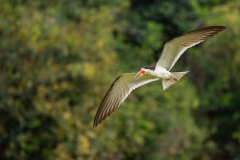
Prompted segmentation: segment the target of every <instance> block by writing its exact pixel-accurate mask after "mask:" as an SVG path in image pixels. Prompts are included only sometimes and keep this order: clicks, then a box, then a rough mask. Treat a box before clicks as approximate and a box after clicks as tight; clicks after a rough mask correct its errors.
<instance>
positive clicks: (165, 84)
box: [162, 71, 188, 90]
mask: <svg viewBox="0 0 240 160" xmlns="http://www.w3.org/2000/svg"><path fill="white" fill-rule="evenodd" d="M187 73H188V71H186V72H171V79H163V80H162V85H163V90H166V89H167V88H168V87H170V86H171V85H173V84H174V83H176V82H177V81H179V80H180V79H181V78H182V77H183V76H184V75H185V74H187Z"/></svg>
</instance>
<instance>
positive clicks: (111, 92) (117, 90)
mask: <svg viewBox="0 0 240 160" xmlns="http://www.w3.org/2000/svg"><path fill="white" fill-rule="evenodd" d="M135 75H136V73H125V74H123V75H121V76H119V77H118V78H117V79H116V80H115V81H114V82H113V83H112V85H111V86H110V88H109V89H108V91H107V93H106V95H105V96H104V98H103V100H102V102H101V104H100V106H99V107H98V110H97V113H96V116H95V119H94V123H93V127H94V128H95V127H97V125H98V124H100V123H101V122H102V121H103V120H104V119H106V118H107V117H108V116H110V115H111V114H112V112H114V111H115V110H116V109H117V108H118V107H119V106H120V104H121V103H122V102H123V101H124V100H125V99H126V98H127V96H128V95H129V94H130V93H131V91H132V90H134V89H136V88H138V87H140V86H142V85H144V84H147V83H150V82H153V81H156V80H158V79H159V78H156V77H154V76H151V75H148V74H145V75H144V76H142V77H141V78H139V79H138V80H136V81H134V82H133V80H134V76H135Z"/></svg>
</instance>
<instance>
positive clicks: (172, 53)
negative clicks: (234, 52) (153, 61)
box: [157, 26, 226, 71]
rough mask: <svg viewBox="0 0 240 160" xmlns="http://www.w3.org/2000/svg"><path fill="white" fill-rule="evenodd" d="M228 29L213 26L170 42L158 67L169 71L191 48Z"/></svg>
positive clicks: (165, 46) (164, 49) (165, 47)
mask: <svg viewBox="0 0 240 160" xmlns="http://www.w3.org/2000/svg"><path fill="white" fill-rule="evenodd" d="M224 29H226V27H224V26H211V27H205V28H201V29H197V30H194V31H191V32H188V33H185V34H183V35H181V36H179V37H176V38H174V39H172V40H170V41H168V42H167V43H166V44H165V45H164V48H163V52H162V55H161V57H160V59H159V60H158V62H157V66H159V67H164V68H166V69H167V70H168V71H169V70H170V69H171V68H172V67H173V66H174V64H175V63H176V62H177V60H178V59H179V57H180V56H181V55H182V54H183V53H184V52H185V51H186V50H187V49H188V48H190V47H192V46H195V45H196V44H198V43H201V42H202V41H204V40H206V39H207V38H209V37H212V36H214V35H215V34H217V33H218V32H220V31H222V30H224Z"/></svg>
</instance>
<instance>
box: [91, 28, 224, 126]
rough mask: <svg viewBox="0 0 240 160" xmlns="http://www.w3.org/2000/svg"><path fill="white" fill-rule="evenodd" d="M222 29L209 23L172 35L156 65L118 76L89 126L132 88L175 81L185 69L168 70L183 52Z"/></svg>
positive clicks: (95, 123)
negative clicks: (181, 33) (203, 26)
mask: <svg viewBox="0 0 240 160" xmlns="http://www.w3.org/2000/svg"><path fill="white" fill-rule="evenodd" d="M224 29H226V27H224V26H211V27H205V28H201V29H197V30H194V31H191V32H188V33H185V34H183V35H181V36H179V37H176V38H174V39H172V40H170V41H169V42H167V43H166V44H165V45H164V49H163V52H162V55H161V57H160V59H159V60H158V62H157V63H156V65H152V66H144V67H142V68H141V70H140V71H139V72H138V73H125V74H122V75H121V76H119V77H118V78H117V79H116V80H115V81H114V82H113V83H112V85H111V86H110V88H109V90H108V91H107V93H106V95H105V96H104V98H103V100H102V102H101V104H100V106H99V108H98V111H97V113H96V116H95V119H94V123H93V127H97V125H98V124H100V123H101V122H102V121H103V120H104V119H106V117H108V116H110V115H111V113H112V112H114V111H115V110H116V109H117V108H118V107H119V106H120V104H121V103H122V102H123V101H124V100H125V99H126V98H127V96H128V95H129V94H130V93H131V91H132V90H134V89H136V88H138V87H140V86H142V85H145V84H147V83H150V82H153V81H157V80H159V79H162V85H163V89H164V90H165V89H167V88H168V87H170V86H171V85H173V84H174V83H176V82H177V81H179V80H180V79H181V78H182V77H183V76H184V75H185V74H186V73H187V72H188V71H185V72H170V70H171V68H172V67H173V66H174V64H175V63H176V62H177V60H178V59H179V57H180V56H181V55H182V54H183V53H184V51H186V50H187V49H188V48H190V47H192V46H194V45H196V44H198V43H201V42H202V41H204V40H206V39H207V38H209V37H212V36H213V35H215V34H217V33H218V32H220V31H222V30H224Z"/></svg>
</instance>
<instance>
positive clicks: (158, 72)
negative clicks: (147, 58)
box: [153, 67, 171, 79]
mask: <svg viewBox="0 0 240 160" xmlns="http://www.w3.org/2000/svg"><path fill="white" fill-rule="evenodd" d="M153 75H154V76H156V77H159V78H161V79H169V78H170V76H171V73H170V72H169V71H167V70H166V69H165V68H162V67H156V69H155V70H154V72H153Z"/></svg>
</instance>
